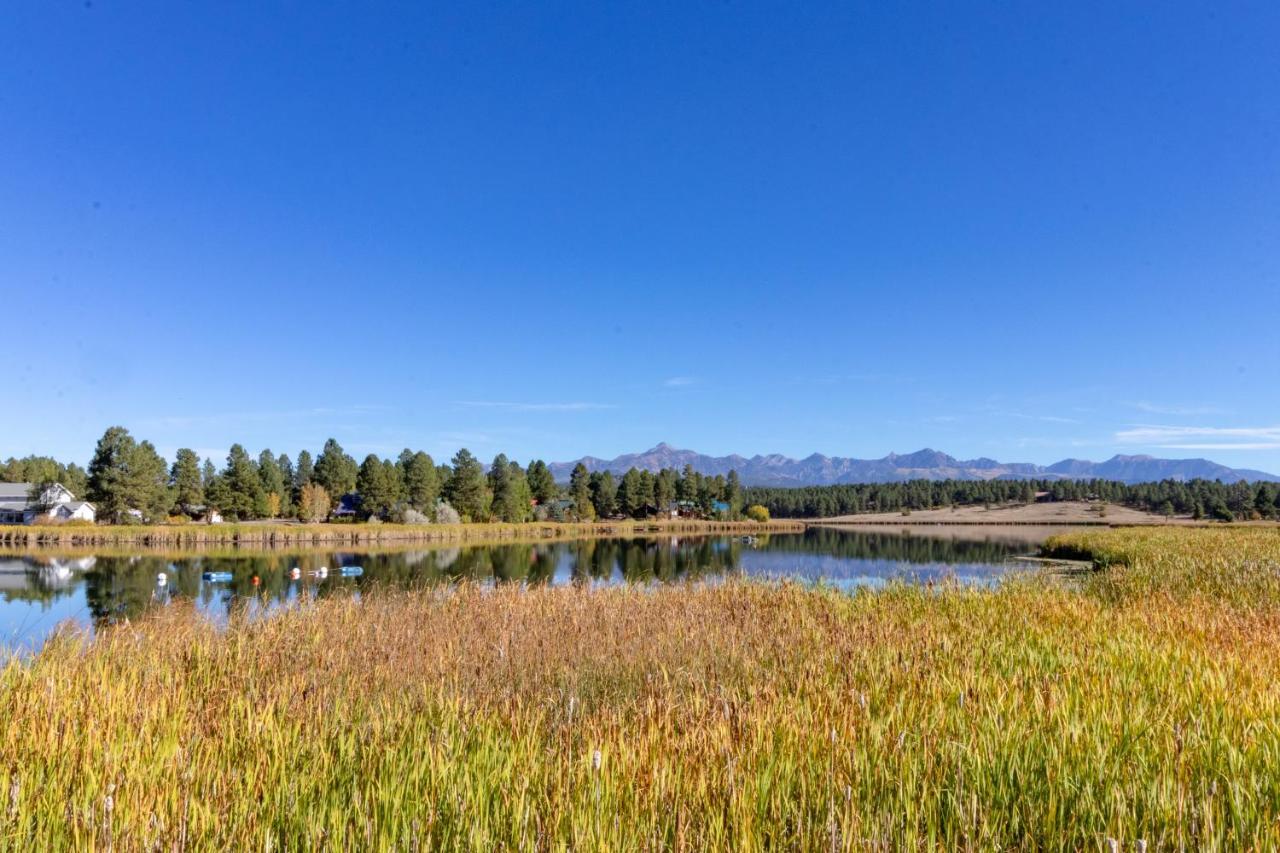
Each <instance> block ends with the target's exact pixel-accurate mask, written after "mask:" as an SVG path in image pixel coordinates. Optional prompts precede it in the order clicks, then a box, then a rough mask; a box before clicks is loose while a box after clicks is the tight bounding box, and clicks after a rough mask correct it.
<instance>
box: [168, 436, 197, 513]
mask: <svg viewBox="0 0 1280 853" xmlns="http://www.w3.org/2000/svg"><path fill="white" fill-rule="evenodd" d="M169 481H170V482H171V483H172V484H173V501H174V504H175V505H176V506H177V507H179V508H180V509H181V510H182V511H183V512H186V511H187V510H188V509H189V508H190V507H195V506H202V505H203V504H204V481H203V478H202V477H201V475H200V457H199V456H197V455H196V452H195V451H194V450H191V449H189V448H186V447H184V448H182V449H180V450H179V451H178V453H177V455H176V456H175V457H174V460H173V468H172V469H171V470H170V471H169Z"/></svg>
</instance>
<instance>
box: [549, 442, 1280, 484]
mask: <svg viewBox="0 0 1280 853" xmlns="http://www.w3.org/2000/svg"><path fill="white" fill-rule="evenodd" d="M579 462H581V463H582V464H583V465H585V466H586V467H587V470H588V471H611V472H613V473H614V474H624V473H626V472H627V470H628V469H630V468H639V469H640V470H642V471H658V470H661V469H662V468H675V469H682V468H684V466H685V465H692V466H693V468H694V470H695V471H697V472H698V473H700V474H709V475H712V476H714V475H716V474H728V473H729V471H731V470H732V471H737V472H738V476H739V477H741V478H742V482H743V484H744V485H748V486H829V485H834V484H837V483H893V482H900V481H903V480H922V479H923V480H947V479H951V480H1028V479H1047V480H1054V479H1060V480H1077V479H1085V480H1088V479H1094V478H1098V479H1104V480H1119V481H1120V482H1124V483H1147V482H1156V481H1159V480H1194V479H1204V480H1222V481H1223V482H1235V481H1237V480H1250V481H1257V480H1265V481H1267V482H1280V477H1277V476H1276V475H1274V474H1267V473H1265V472H1263V471H1251V470H1249V469H1245V468H1228V467H1227V466H1225V465H1219V464H1218V463H1216V462H1211V461H1209V460H1208V459H1158V458H1156V457H1154V456H1113V457H1111V458H1110V459H1108V460H1107V461H1105V462H1090V461H1088V460H1086V459H1064V460H1062V461H1061V462H1055V463H1054V464H1052V465H1036V464H1033V463H1031V462H997V461H996V460H994V459H986V458H982V459H963V460H961V459H956V458H955V457H954V456H949V455H947V454H946V453H942V452H941V451H938V450H930V449H928V448H925V449H924V450H917V451H916V452H915V453H907V454H905V455H902V454H897V453H890V454H889V455H888V456H885V457H883V458H881V459H851V458H847V457H841V456H823V455H822V454H820V453H814V454H813V455H811V456H806V457H805V458H804V459H791V458H790V457H787V456H782V455H779V454H776V453H775V454H770V455H768V456H759V455H757V456H752V457H749V458H748V457H746V456H739V455H737V454H733V455H731V456H707V455H705V454H702V453H697V452H695V451H692V450H679V449H677V448H674V447H672V446H671V445H669V444H666V443H665V442H664V443H662V444H659V445H658V446H657V447H653V448H651V449H649V450H646V451H644V452H643V453H626V454H623V455H622V456H618V457H616V458H614V459H598V458H596V457H594V456H584V457H582V458H581V459H577V460H574V461H572V462H553V463H551V465H550V468H551V473H552V474H554V475H555V478H556V480H557V481H560V482H564V481H566V480H568V479H569V473H570V472H571V471H572V470H573V468H574V466H575V465H577V464H578V463H579Z"/></svg>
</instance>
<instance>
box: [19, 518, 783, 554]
mask: <svg viewBox="0 0 1280 853" xmlns="http://www.w3.org/2000/svg"><path fill="white" fill-rule="evenodd" d="M804 528H805V525H804V522H799V521H770V522H766V523H764V524H758V523H756V522H754V521H697V520H689V519H684V520H665V521H606V522H592V523H588V524H578V523H574V522H554V521H551V522H530V523H528V524H501V523H493V524H283V523H282V524H263V523H254V524H161V525H75V524H61V525H57V524H54V525H31V526H25V527H24V526H0V546H7V547H10V548H46V547H56V548H76V547H85V546H96V545H103V546H131V547H132V546H137V547H141V548H156V547H200V546H241V545H245V546H258V547H294V546H309V545H334V544H344V545H377V544H382V543H395V542H467V543H471V544H477V545H478V544H484V543H486V542H509V541H512V540H523V541H535V540H540V539H587V538H594V537H602V536H663V535H673V534H684V535H690V534H717V533H726V534H728V533H741V534H747V533H752V534H754V533H780V532H789V531H800V530H804Z"/></svg>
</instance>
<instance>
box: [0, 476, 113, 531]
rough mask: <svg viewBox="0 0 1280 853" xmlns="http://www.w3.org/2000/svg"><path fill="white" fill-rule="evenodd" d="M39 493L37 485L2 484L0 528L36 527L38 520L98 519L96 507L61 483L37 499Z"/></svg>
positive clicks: (50, 485) (49, 486) (0, 486)
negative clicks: (8, 525)
mask: <svg viewBox="0 0 1280 853" xmlns="http://www.w3.org/2000/svg"><path fill="white" fill-rule="evenodd" d="M35 490H36V486H35V484H34V483H0V524H35V522H36V520H37V519H48V520H52V521H93V520H94V519H95V518H96V517H97V513H96V511H95V510H94V506H93V504H91V503H89V502H87V501H78V500H76V496H75V495H73V494H71V492H70V491H69V490H68V489H67V487H66V486H64V485H62V484H61V483H51V484H49V485H48V486H47V487H46V488H45V490H44V491H43V492H41V493H40V494H39V495H34V496H33V494H32V493H33V492H34V491H35Z"/></svg>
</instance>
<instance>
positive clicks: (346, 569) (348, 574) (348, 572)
mask: <svg viewBox="0 0 1280 853" xmlns="http://www.w3.org/2000/svg"><path fill="white" fill-rule="evenodd" d="M338 574H340V575H342V576H343V577H344V578H358V577H360V576H361V575H362V574H364V568H363V567H361V566H343V567H342V568H340V569H338Z"/></svg>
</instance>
